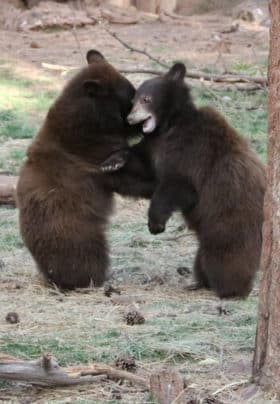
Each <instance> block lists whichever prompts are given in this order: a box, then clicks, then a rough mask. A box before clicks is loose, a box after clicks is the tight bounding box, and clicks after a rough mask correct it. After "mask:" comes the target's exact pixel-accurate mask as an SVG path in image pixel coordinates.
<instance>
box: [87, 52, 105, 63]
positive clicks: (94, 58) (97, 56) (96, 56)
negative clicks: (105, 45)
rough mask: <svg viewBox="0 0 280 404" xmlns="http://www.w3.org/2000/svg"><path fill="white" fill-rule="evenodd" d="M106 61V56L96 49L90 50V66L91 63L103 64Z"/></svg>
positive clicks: (88, 58) (88, 54)
mask: <svg viewBox="0 0 280 404" xmlns="http://www.w3.org/2000/svg"><path fill="white" fill-rule="evenodd" d="M104 60H105V58H104V56H103V55H102V54H101V53H100V52H98V51H97V50H95V49H90V50H89V51H88V52H87V62H88V64H89V65H90V64H91V63H96V62H103V61H104Z"/></svg>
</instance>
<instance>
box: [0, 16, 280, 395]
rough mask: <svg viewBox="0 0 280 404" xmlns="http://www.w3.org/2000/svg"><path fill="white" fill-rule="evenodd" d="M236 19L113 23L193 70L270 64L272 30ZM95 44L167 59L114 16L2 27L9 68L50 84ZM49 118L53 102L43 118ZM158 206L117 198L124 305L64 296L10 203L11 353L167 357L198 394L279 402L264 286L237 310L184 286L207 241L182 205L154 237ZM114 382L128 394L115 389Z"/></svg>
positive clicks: (0, 53) (116, 242)
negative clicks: (25, 240) (263, 384)
mask: <svg viewBox="0 0 280 404" xmlns="http://www.w3.org/2000/svg"><path fill="white" fill-rule="evenodd" d="M231 24H232V19H231V18H230V17H224V16H220V15H213V14H212V15H206V16H195V17H191V18H188V19H186V20H185V21H184V23H182V22H181V21H178V22H176V23H174V22H173V23H160V22H157V23H145V24H136V25H131V26H117V25H116V26H112V27H111V29H112V30H114V31H115V32H117V33H118V35H119V36H120V37H121V38H123V39H124V40H126V41H127V42H128V43H130V44H131V45H133V46H135V47H138V48H145V49H147V50H148V51H149V52H150V53H152V54H153V55H155V56H157V57H159V58H161V59H162V60H165V61H168V62H172V61H176V60H181V61H184V62H185V63H186V65H187V67H189V68H197V69H199V70H201V69H207V71H210V72H211V71H215V72H216V71H224V70H225V69H226V70H233V66H235V67H237V66H242V65H244V64H253V65H256V66H258V71H257V72H256V74H265V66H266V59H267V53H268V37H269V32H268V29H267V28H265V27H261V26H259V25H256V24H248V23H240V26H239V29H238V30H237V31H236V32H232V33H228V34H226V33H222V32H223V31H225V30H227V29H228V28H229V27H230V26H231ZM34 44H35V45H34ZM90 48H96V49H98V50H101V51H102V52H103V53H104V54H105V55H106V57H107V58H108V59H109V60H110V61H111V62H112V63H113V64H114V65H116V66H117V67H119V68H121V67H122V68H128V67H131V68H135V67H148V66H149V67H158V66H155V64H154V63H151V61H149V60H148V59H147V58H146V57H145V56H144V55H140V54H137V53H132V52H130V51H128V50H127V49H125V48H124V47H123V46H122V45H121V44H120V43H119V42H118V41H116V40H115V39H114V38H112V37H111V36H110V35H108V33H107V32H106V31H105V30H104V29H103V27H102V26H93V27H88V28H82V29H78V30H76V33H73V31H72V30H67V31H59V30H55V31H53V30H52V31H50V32H24V33H18V32H8V31H0V59H1V66H2V67H3V66H5V65H6V66H12V68H13V70H14V71H15V72H16V74H17V75H18V76H22V77H24V78H30V79H32V80H36V79H38V82H39V83H41V82H40V81H39V80H41V79H46V78H47V80H48V82H47V84H46V85H47V87H48V89H54V90H55V91H57V90H59V89H60V88H61V86H62V85H63V83H64V81H65V80H66V78H67V77H68V76H67V75H66V76H65V75H61V71H56V70H50V69H47V68H45V67H43V65H42V63H48V64H55V65H64V66H70V67H73V66H74V67H79V66H81V65H83V64H84V63H85V61H84V55H85V53H86V51H87V50H88V49H90ZM0 75H1V70H0ZM128 78H129V79H131V80H132V81H133V82H134V83H135V84H136V85H137V84H139V83H140V82H141V81H142V80H144V79H145V78H147V76H144V75H141V74H137V75H135V74H133V75H132V74H131V75H128ZM40 86H41V84H38V89H37V90H38V92H40V90H41V89H42V87H40ZM0 107H1V106H0ZM0 109H1V108H0ZM43 116H44V113H43V112H42V116H40V117H39V119H42V118H43ZM24 142H25V144H27V143H28V142H29V141H26V140H24ZM11 144H12V143H11V142H10V143H8V145H11ZM1 147H4V145H2V146H1V145H0V149H1ZM5 147H7V145H5ZM146 211H147V203H146V202H144V201H130V200H126V199H122V198H120V197H117V198H116V211H115V215H114V217H113V218H112V224H111V226H110V228H109V229H108V236H109V239H110V241H111V257H112V279H113V281H114V284H115V285H116V286H117V287H119V288H120V290H121V292H122V295H124V296H127V300H126V302H125V303H123V302H120V301H119V302H116V301H114V299H113V300H112V299H109V298H108V297H106V296H104V293H103V290H102V289H100V290H87V291H84V292H83V293H78V292H76V293H72V294H66V295H63V294H61V293H60V292H58V291H55V290H52V289H46V288H44V287H42V286H41V285H40V284H39V283H38V282H37V279H36V276H35V273H36V271H35V265H34V263H33V261H32V259H31V257H30V256H29V254H28V252H27V251H26V250H25V249H24V248H23V246H22V243H21V241H20V238H19V235H18V226H17V211H16V210H15V209H10V208H1V209H0V220H1V224H2V225H1V229H2V230H1V231H3V232H5V231H6V232H7V234H8V235H9V237H10V238H9V240H11V244H10V245H8V246H7V245H5V247H3V250H2V251H1V250H0V254H1V268H0V270H1V273H0V289H1V291H0V307H1V314H0V352H1V351H2V352H5V353H9V354H10V355H15V356H20V357H22V358H25V359H31V358H36V357H38V356H40V353H42V352H45V351H46V350H48V351H52V353H54V354H55V356H56V357H58V360H59V361H60V362H61V363H62V364H63V365H65V366H68V365H71V364H76V363H87V362H88V363H90V362H91V361H95V360H97V361H99V362H102V361H104V362H109V363H112V361H113V358H114V355H117V354H118V353H120V352H123V351H125V352H129V353H131V354H132V355H133V356H134V357H135V358H136V361H137V365H138V372H140V373H141V372H144V373H145V374H149V373H150V372H152V371H153V370H154V369H156V368H158V367H161V366H167V365H168V366H171V367H176V368H177V369H178V370H180V372H181V373H182V374H183V375H184V376H185V377H186V378H187V380H188V383H189V385H190V386H191V387H190V388H189V389H188V391H187V392H186V398H185V401H184V402H186V403H187V402H189V403H190V402H192V403H196V402H197V403H199V402H203V399H204V400H205V399H206V398H207V399H208V401H204V402H205V403H206V402H207V403H218V402H223V403H241V402H242V403H243V402H251V403H273V402H275V403H276V402H279V401H276V400H273V398H272V397H265V396H263V395H262V394H261V393H260V392H259V391H258V389H257V388H255V387H254V386H252V385H250V384H249V380H250V374H251V360H252V355H253V346H254V329H255V321H256V310H257V293H258V285H257V284H256V285H255V288H254V290H253V292H252V294H251V295H250V297H249V298H248V299H247V300H246V301H242V302H240V301H234V300H232V301H228V302H226V303H225V307H226V310H225V312H223V313H226V314H221V312H220V311H219V306H220V305H221V302H220V301H219V300H218V299H217V298H216V297H215V296H214V295H213V294H212V293H210V292H206V291H203V292H199V293H198V292H186V291H185V290H184V285H185V284H187V283H188V282H189V281H190V279H191V275H188V276H186V277H182V276H180V275H179V274H178V273H177V271H176V269H177V268H178V267H182V266H183V267H188V268H191V266H192V262H193V257H194V254H195V251H196V248H197V243H196V240H195V238H194V236H193V235H192V234H190V233H189V232H188V230H187V229H185V227H184V224H183V222H182V219H181V217H180V216H179V215H174V218H172V220H171V221H170V223H169V224H168V228H167V231H166V232H165V234H163V235H160V236H158V237H153V236H152V235H150V234H149V232H148V230H147V227H146V221H147V220H146ZM14 240H16V242H15V244H13V243H14ZM0 249H1V244H0ZM131 305H134V306H135V307H137V308H138V309H139V310H140V311H141V312H142V313H143V314H144V316H145V318H146V322H145V324H144V325H139V326H134V327H130V326H127V325H126V324H125V323H124V321H123V314H124V312H126V311H127V310H128V308H129V307H130V306H131ZM9 311H17V312H18V313H19V316H20V323H19V324H16V325H11V324H7V322H6V321H5V315H6V313H7V312H9ZM220 314H221V315H220ZM114 389H115V390H116V389H117V390H118V391H119V392H120V395H121V397H122V398H121V399H118V400H117V399H116V398H115V396H114V394H113V390H114ZM190 400H197V401H190ZM199 400H200V401H199ZM215 400H216V401H215ZM218 400H221V401H218ZM0 401H2V402H12V403H35V402H36V403H48V402H56V403H58V402H59V403H66V402H67V403H99V402H100V403H103V402H110V403H115V402H122V403H152V402H153V401H152V398H151V396H150V395H149V394H148V393H147V392H145V391H142V390H141V389H138V388H136V387H135V386H130V385H127V384H124V385H120V384H118V383H115V384H114V385H113V387H112V384H109V383H108V384H105V385H100V386H97V387H96V386H93V385H90V386H83V387H79V388H71V389H70V388H69V389H66V388H64V389H55V390H54V389H53V390H51V389H37V388H32V387H30V386H27V385H25V384H22V383H17V384H9V383H7V384H6V383H3V384H1V382H0Z"/></svg>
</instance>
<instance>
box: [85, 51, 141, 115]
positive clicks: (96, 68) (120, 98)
mask: <svg viewBox="0 0 280 404" xmlns="http://www.w3.org/2000/svg"><path fill="white" fill-rule="evenodd" d="M87 62H88V70H87V72H88V77H87V78H85V80H84V82H83V86H84V91H85V92H86V94H87V95H88V96H89V97H91V98H92V99H94V100H95V101H96V107H97V109H98V110H99V112H100V114H101V115H103V116H105V115H106V114H108V115H107V119H109V115H110V114H112V113H113V114H114V115H115V118H117V117H121V119H122V121H123V122H126V118H127V115H128V113H129V111H130V109H131V106H132V100H133V97H134V95H135V88H134V87H133V85H132V84H131V83H130V81H129V80H127V79H126V78H125V77H124V76H123V75H122V74H120V73H119V72H118V71H117V70H116V69H115V68H114V67H113V66H112V65H110V64H109V63H108V62H107V60H106V59H105V57H104V56H103V55H102V54H101V53H100V52H98V51H97V50H94V49H91V50H90V51H88V52H87Z"/></svg>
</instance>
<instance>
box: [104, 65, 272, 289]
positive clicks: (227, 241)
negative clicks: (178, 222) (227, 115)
mask: <svg viewBox="0 0 280 404" xmlns="http://www.w3.org/2000/svg"><path fill="white" fill-rule="evenodd" d="M184 76H185V66H184V65H183V64H180V63H178V64H175V65H174V66H173V67H172V68H171V69H170V71H169V72H168V73H167V74H166V75H164V76H162V77H158V78H154V79H151V80H148V81H146V82H144V83H143V84H142V85H141V86H140V88H139V90H137V91H136V95H135V97H134V105H133V109H132V111H131V112H130V114H129V116H128V121H129V122H130V123H131V124H136V123H139V122H142V124H143V132H144V135H145V138H144V140H143V141H142V144H141V143H140V145H138V146H137V149H136V150H134V149H132V150H131V153H134V154H135V155H137V153H139V150H142V154H143V155H146V156H147V158H148V159H149V160H150V166H152V167H153V171H154V173H155V176H156V178H157V183H158V185H157V188H156V190H155V192H154V194H153V196H152V200H151V204H150V208H149V229H150V231H151V232H152V233H153V234H157V233H160V232H162V231H164V229H165V225H166V222H167V221H168V219H169V218H170V216H171V214H172V212H173V211H174V210H180V211H181V212H182V213H183V215H184V217H185V219H186V221H187V223H188V224H189V226H190V228H192V229H194V230H195V232H196V234H197V236H198V240H199V249H198V252H197V255H196V259H195V265H194V273H195V277H196V281H197V286H198V287H206V288H211V289H213V290H214V291H215V292H216V293H217V295H218V296H219V297H233V296H238V297H246V296H247V295H248V294H249V292H250V290H251V288H252V281H253V279H254V275H255V273H256V270H257V269H258V266H259V261H260V252H261V244H262V223H263V198H264V192H265V171H264V167H263V165H262V164H261V163H260V161H259V160H258V158H257V156H256V155H255V153H254V152H253V151H251V150H250V149H249V147H248V145H247V143H246V141H245V140H244V139H242V138H241V137H240V136H239V134H238V133H237V132H236V131H235V130H234V129H233V128H232V127H231V126H229V124H228V123H227V122H226V121H225V119H224V118H223V117H222V116H221V115H220V114H219V113H218V112H217V111H215V110H214V109H212V108H210V107H202V108H197V107H196V106H195V105H194V103H193V102H192V99H191V96H190V90H189V88H188V86H187V85H185V83H184ZM112 175H114V174H112Z"/></svg>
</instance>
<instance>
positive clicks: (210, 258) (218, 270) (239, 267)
mask: <svg viewBox="0 0 280 404" xmlns="http://www.w3.org/2000/svg"><path fill="white" fill-rule="evenodd" d="M205 269H206V271H207V276H208V278H209V284H210V287H211V289H213V290H214V291H215V292H216V293H217V295H218V296H219V297H220V298H233V297H239V298H245V297H247V296H248V294H249V293H250V291H251V288H252V281H253V278H254V273H255V268H254V266H252V262H250V259H249V257H248V256H247V257H246V255H245V254H244V253H243V254H242V252H235V254H233V253H230V252H229V251H219V250H215V251H210V252H209V251H205Z"/></svg>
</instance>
